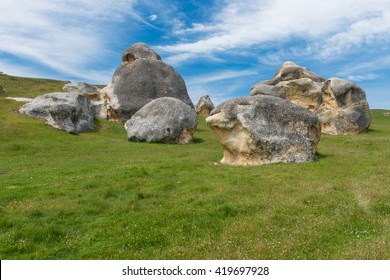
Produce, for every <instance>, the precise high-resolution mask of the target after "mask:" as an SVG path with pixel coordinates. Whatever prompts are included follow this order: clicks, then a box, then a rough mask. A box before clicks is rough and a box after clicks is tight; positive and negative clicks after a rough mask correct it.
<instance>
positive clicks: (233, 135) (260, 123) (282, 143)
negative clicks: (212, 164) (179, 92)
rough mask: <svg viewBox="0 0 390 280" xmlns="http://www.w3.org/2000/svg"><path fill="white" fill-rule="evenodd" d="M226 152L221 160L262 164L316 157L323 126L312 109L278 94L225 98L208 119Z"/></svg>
mask: <svg viewBox="0 0 390 280" xmlns="http://www.w3.org/2000/svg"><path fill="white" fill-rule="evenodd" d="M206 122H207V125H208V126H209V127H211V128H212V129H213V130H214V131H215V133H216V134H217V136H218V138H219V142H220V143H221V145H222V147H223V151H224V156H223V159H222V160H221V163H224V164H231V165H260V164H266V163H275V162H306V161H314V160H315V159H316V151H317V144H318V142H319V140H320V135H321V127H320V123H319V120H318V117H317V116H316V115H315V114H314V113H312V112H310V111H309V110H307V109H305V108H303V107H301V106H298V105H295V104H293V103H291V102H289V101H287V100H284V99H281V98H279V97H275V96H268V95H256V96H249V97H241V98H237V99H233V100H230V101H226V102H224V103H222V104H221V105H219V106H217V107H216V108H215V109H214V110H213V111H211V113H210V116H209V117H207V118H206Z"/></svg>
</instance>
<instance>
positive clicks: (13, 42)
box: [0, 0, 390, 109]
mask: <svg viewBox="0 0 390 280" xmlns="http://www.w3.org/2000/svg"><path fill="white" fill-rule="evenodd" d="M0 11H1V16H0V71H2V72H5V73H7V74H10V75H18V76H27V77H47V78H54V79H62V80H70V81H86V82H90V83H97V84H107V83H108V82H109V81H110V79H111V77H112V74H113V73H114V71H115V69H116V67H117V66H119V65H120V64H121V54H122V52H123V51H124V50H125V49H126V48H127V47H128V46H129V45H132V44H134V43H136V42H141V41H142V42H145V43H146V44H148V45H149V46H151V47H152V48H153V49H154V50H155V51H157V52H158V53H159V54H160V55H161V57H162V59H163V60H164V61H165V62H167V63H169V64H171V65H172V66H173V67H175V69H176V70H177V71H178V72H179V73H180V74H181V75H182V76H183V78H184V80H185V81H186V84H187V88H188V91H189V94H190V96H191V98H192V100H193V102H194V103H196V102H197V101H198V99H199V97H200V96H202V95H204V94H208V95H210V97H211V99H212V100H213V102H214V103H215V104H218V103H220V102H222V101H224V100H227V99H231V98H234V97H238V96H245V95H248V94H249V91H250V88H251V86H252V85H253V84H255V83H257V82H260V81H262V80H265V79H271V78H272V77H273V76H274V74H275V72H276V70H277V69H278V67H279V66H280V64H281V63H283V62H284V61H293V62H295V63H297V64H299V65H302V66H305V67H307V68H309V69H310V70H312V71H314V72H316V73H317V74H319V75H321V76H323V77H324V78H330V77H340V78H343V79H348V80H351V81H354V82H356V83H357V84H358V85H359V86H361V87H362V88H363V89H364V90H365V91H366V94H367V98H368V101H369V104H370V107H371V108H385V109H390V92H389V87H390V86H389V84H388V83H389V81H390V1H389V0H370V1H366V0H343V1H340V0H327V1H323V0H271V1H268V0H215V1H211V0H202V1H180V0H154V1H152V0H151V1H148V0H143V1H142V0H139V1H138V0H94V1H92V0H91V1H89V0H88V1H87V0H36V1H31V0H0Z"/></svg>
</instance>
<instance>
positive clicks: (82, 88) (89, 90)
mask: <svg viewBox="0 0 390 280" xmlns="http://www.w3.org/2000/svg"><path fill="white" fill-rule="evenodd" d="M62 90H63V91H64V92H78V93H84V94H87V95H95V94H97V93H98V88H97V87H96V86H94V85H91V84H88V83H85V82H75V83H68V84H66V85H64V86H63V88H62Z"/></svg>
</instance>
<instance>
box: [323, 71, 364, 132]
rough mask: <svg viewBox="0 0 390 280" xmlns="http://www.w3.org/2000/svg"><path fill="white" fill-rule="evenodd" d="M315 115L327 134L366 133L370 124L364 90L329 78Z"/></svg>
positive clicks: (340, 80)
mask: <svg viewBox="0 0 390 280" xmlns="http://www.w3.org/2000/svg"><path fill="white" fill-rule="evenodd" d="M316 113H317V115H318V117H319V119H320V121H321V125H322V127H323V129H324V131H326V133H328V134H333V135H349V134H357V133H360V132H363V131H366V130H367V129H368V128H369V127H370V124H371V113H370V108H369V105H368V102H367V100H366V94H365V92H364V90H363V89H362V88H360V87H359V86H358V85H356V84H355V83H352V82H349V81H346V80H343V79H338V78H331V79H329V80H327V81H326V82H325V83H324V85H323V87H322V103H321V105H320V106H319V107H318V108H317V110H316Z"/></svg>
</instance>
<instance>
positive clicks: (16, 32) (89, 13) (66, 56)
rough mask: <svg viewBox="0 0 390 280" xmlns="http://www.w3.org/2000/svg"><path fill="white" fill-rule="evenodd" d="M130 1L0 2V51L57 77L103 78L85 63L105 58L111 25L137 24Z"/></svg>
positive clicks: (107, 52) (11, 0) (20, 0)
mask: <svg viewBox="0 0 390 280" xmlns="http://www.w3.org/2000/svg"><path fill="white" fill-rule="evenodd" d="M134 3H135V0H116V1H113V0H112V1H104V0H98V1H88V0H39V1H29V0H5V1H1V2H0V10H1V14H2V15H1V17H0V26H1V29H0V42H1V44H0V52H3V53H6V54H8V55H12V56H14V57H18V58H19V59H22V60H25V61H31V62H36V63H39V64H42V65H45V66H46V67H49V68H52V69H53V70H55V71H57V72H58V73H63V74H66V75H69V76H78V77H81V78H86V79H88V80H90V81H91V80H95V78H94V76H95V77H96V78H98V77H99V76H105V75H96V71H95V72H94V71H93V69H87V68H86V65H89V64H93V63H94V62H95V61H98V60H99V59H101V58H103V57H105V56H107V55H108V54H109V52H110V51H109V49H108V47H109V41H107V40H109V38H107V37H109V36H110V30H109V28H108V27H107V26H109V24H112V23H113V22H121V21H123V20H124V19H125V18H126V17H131V18H136V19H137V20H139V19H138V15H137V14H136V13H135V12H134V9H133V5H134ZM20 69H22V68H20ZM23 69H24V70H27V67H24V68H23ZM5 70H6V69H5ZM31 71H33V70H32V67H31ZM18 72H20V71H18ZM30 75H34V74H33V73H31V74H30Z"/></svg>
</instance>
